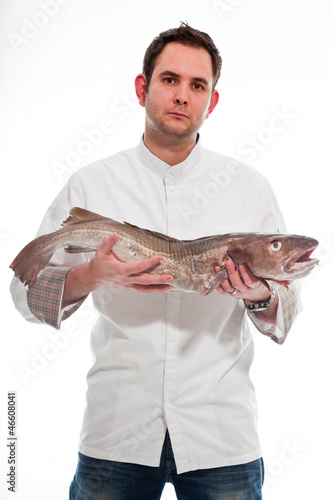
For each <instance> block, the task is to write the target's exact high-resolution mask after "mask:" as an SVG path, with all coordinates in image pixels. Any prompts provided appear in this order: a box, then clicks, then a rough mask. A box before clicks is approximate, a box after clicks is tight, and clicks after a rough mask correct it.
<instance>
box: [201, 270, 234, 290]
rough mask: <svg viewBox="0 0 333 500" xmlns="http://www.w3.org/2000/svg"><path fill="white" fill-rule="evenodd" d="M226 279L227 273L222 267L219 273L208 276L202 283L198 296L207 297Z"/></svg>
mask: <svg viewBox="0 0 333 500" xmlns="http://www.w3.org/2000/svg"><path fill="white" fill-rule="evenodd" d="M227 277H228V271H227V269H226V268H225V267H222V268H221V269H220V270H219V271H216V273H214V274H212V275H211V276H209V278H207V279H206V281H204V282H203V284H202V285H201V287H200V288H199V290H198V293H199V294H200V295H209V294H210V293H211V292H213V291H214V290H216V288H217V287H218V286H219V285H220V284H221V283H222V281H223V280H225V279H226V278H227Z"/></svg>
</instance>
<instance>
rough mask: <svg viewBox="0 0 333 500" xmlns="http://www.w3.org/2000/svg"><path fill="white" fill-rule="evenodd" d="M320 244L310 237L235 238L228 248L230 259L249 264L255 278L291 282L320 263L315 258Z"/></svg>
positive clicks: (239, 236) (266, 236)
mask: <svg viewBox="0 0 333 500" xmlns="http://www.w3.org/2000/svg"><path fill="white" fill-rule="evenodd" d="M317 246H318V241H317V240H315V239H313V238H309V237H307V236H297V235H291V234H258V233H249V234H245V235H243V236H242V235H241V234H239V235H238V236H237V235H235V238H234V240H233V241H232V242H230V246H229V249H228V255H229V257H230V258H231V259H232V260H234V261H235V262H236V263H238V264H246V265H247V266H248V267H249V268H250V270H251V271H252V273H253V274H254V275H255V276H258V277H261V278H265V279H269V280H274V281H277V282H283V283H291V282H292V281H294V280H296V279H300V278H303V277H304V276H307V275H308V274H309V273H310V272H311V271H312V269H313V268H314V267H315V266H316V265H317V264H318V262H319V261H318V259H315V258H312V257H311V254H312V252H313V251H314V250H315V249H316V248H317Z"/></svg>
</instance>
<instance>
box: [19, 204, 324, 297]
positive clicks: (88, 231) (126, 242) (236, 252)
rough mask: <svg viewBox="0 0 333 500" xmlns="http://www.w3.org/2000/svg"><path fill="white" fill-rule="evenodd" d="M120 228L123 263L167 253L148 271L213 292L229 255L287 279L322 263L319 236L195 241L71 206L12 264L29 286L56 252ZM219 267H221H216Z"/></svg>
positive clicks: (90, 247) (89, 246) (178, 285)
mask: <svg viewBox="0 0 333 500" xmlns="http://www.w3.org/2000/svg"><path fill="white" fill-rule="evenodd" d="M112 232H116V233H118V240H117V243H116V244H115V246H114V247H113V249H112V252H113V253H114V255H115V256H116V257H117V258H118V259H120V260H121V261H123V262H133V261H138V260H142V259H146V258H149V257H152V256H154V255H161V256H163V260H162V261H161V262H160V263H159V264H157V265H156V266H154V267H153V268H151V269H149V270H148V271H147V272H152V273H154V274H171V275H173V276H174V280H173V281H172V282H171V283H170V284H171V285H172V286H173V287H174V288H175V289H176V290H179V291H194V292H197V293H199V294H200V295H208V294H209V293H211V292H212V291H213V290H215V289H216V288H217V286H218V285H219V284H220V283H221V282H222V281H223V280H224V279H225V278H226V277H227V271H226V268H225V260H226V258H227V257H229V258H231V259H232V260H234V262H236V263H238V264H246V265H247V266H248V267H249V269H250V270H251V271H252V273H253V274H254V275H255V276H257V277H258V278H263V279H268V280H274V281H277V282H280V283H281V282H282V283H284V284H288V283H291V282H292V281H294V280H296V279H299V278H303V277H304V276H306V275H308V274H309V272H310V271H311V270H312V269H313V268H314V266H315V265H316V264H317V263H318V260H317V259H314V258H311V257H310V256H311V253H312V252H313V250H314V249H315V248H316V247H317V245H318V241H317V240H315V239H312V238H308V237H306V236H296V235H289V234H260V233H230V234H222V235H214V236H207V237H204V238H198V239H195V240H178V239H175V238H172V237H170V236H166V235H164V234H161V233H157V232H155V231H150V230H148V229H142V228H139V227H137V226H134V225H132V224H129V223H127V222H124V223H121V222H117V221H115V220H113V219H109V218H107V217H103V216H101V215H98V214H96V213H93V212H90V211H88V210H84V209H83V208H78V207H75V208H72V209H71V211H70V216H69V217H68V219H66V220H65V221H64V222H63V224H62V229H59V230H58V231H55V232H53V233H50V234H45V235H42V236H39V237H38V238H36V239H34V240H33V241H31V242H30V243H29V244H28V245H27V246H25V247H24V248H23V250H21V252H20V253H19V254H18V255H17V257H16V258H15V259H14V260H13V262H12V263H11V265H10V267H11V268H12V269H13V271H14V272H15V275H16V276H17V277H18V278H19V279H20V280H21V281H22V283H23V284H25V285H28V286H29V288H30V287H32V286H33V285H34V283H35V282H36V280H37V276H38V273H39V272H40V271H41V270H42V269H43V268H44V267H45V266H46V265H47V263H48V262H49V260H50V259H51V257H52V255H53V253H54V252H55V251H56V250H58V249H60V248H65V250H66V251H67V252H70V253H78V252H91V251H95V250H96V248H97V247H98V245H99V244H100V243H102V241H103V240H104V239H105V238H106V237H107V236H109V235H110V233H112ZM217 266H219V267H220V268H221V269H220V270H218V271H216V270H215V268H216V267H217Z"/></svg>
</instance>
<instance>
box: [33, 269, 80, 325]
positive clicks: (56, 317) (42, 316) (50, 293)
mask: <svg viewBox="0 0 333 500" xmlns="http://www.w3.org/2000/svg"><path fill="white" fill-rule="evenodd" d="M69 270H70V267H60V266H59V267H53V266H49V267H46V268H45V269H43V271H42V272H41V274H40V275H39V277H38V279H37V281H36V283H35V284H34V286H33V287H32V288H31V289H30V290H29V291H28V293H27V300H28V306H29V308H30V310H31V312H32V314H33V315H34V316H36V318H37V319H39V320H40V321H41V322H42V323H46V324H47V325H50V326H53V327H54V328H56V329H57V330H59V329H60V324H61V321H62V320H65V319H67V318H68V317H69V316H71V314H73V313H74V312H75V311H76V310H77V309H78V308H79V307H80V305H81V304H82V303H83V301H84V299H85V298H84V299H82V300H81V301H80V302H78V303H76V304H75V305H74V306H73V307H71V308H70V309H69V310H66V311H65V312H64V314H63V315H62V317H61V302H62V295H63V290H64V283H65V279H66V275H67V273H68V271H69Z"/></svg>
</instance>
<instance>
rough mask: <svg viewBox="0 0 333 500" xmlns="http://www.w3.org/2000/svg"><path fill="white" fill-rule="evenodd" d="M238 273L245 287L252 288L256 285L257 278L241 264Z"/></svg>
mask: <svg viewBox="0 0 333 500" xmlns="http://www.w3.org/2000/svg"><path fill="white" fill-rule="evenodd" d="M239 272H240V274H241V276H242V279H243V281H244V283H245V285H246V286H248V287H250V288H252V287H253V286H254V285H256V284H257V282H258V278H257V277H256V276H254V275H253V274H252V272H251V271H250V269H249V268H248V267H247V266H246V265H244V264H241V265H240V266H239Z"/></svg>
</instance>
